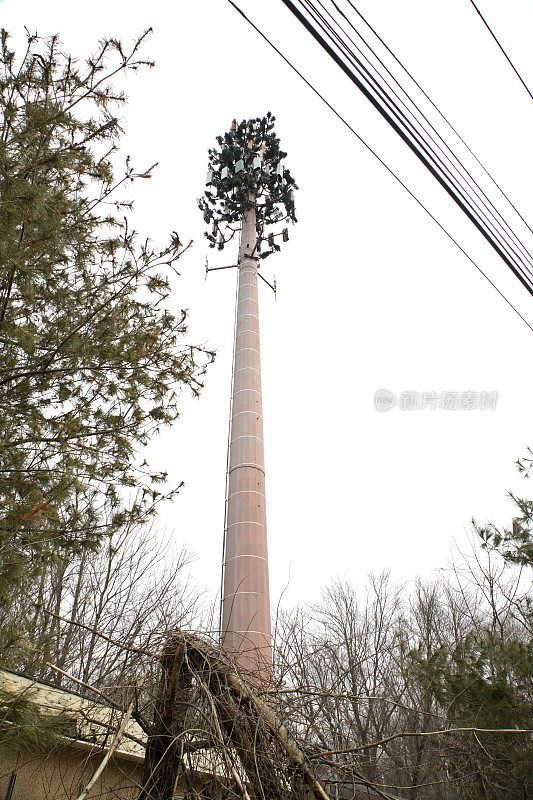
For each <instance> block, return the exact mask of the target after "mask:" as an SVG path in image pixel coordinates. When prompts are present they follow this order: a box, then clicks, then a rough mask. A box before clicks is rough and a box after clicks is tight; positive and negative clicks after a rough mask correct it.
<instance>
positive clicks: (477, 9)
mask: <svg viewBox="0 0 533 800" xmlns="http://www.w3.org/2000/svg"><path fill="white" fill-rule="evenodd" d="M470 2H471V3H472V5H473V6H474V8H475V9H476V11H477V13H478V14H479V16H480V17H481V19H482V20H483V24H484V25H485V27H486V29H487V30H488V32H489V33H490V35H491V36H492V38H493V39H494V41H495V42H496V44H497V45H498V47H499V48H500V50H501V51H502V53H503V54H504V56H505V58H506V59H507V61H508V63H509V64H510V66H511V69H512V70H513V72H514V73H515V75H516V77H517V78H518V80H519V81H520V83H521V84H522V86H523V87H524V89H525V90H526V92H527V93H528V95H529V96H530V97H531V99H532V100H533V94H531V92H530V91H529V89H528V87H527V84H526V82H525V81H524V79H523V78H522V76H521V75H520V73H519V72H518V70H517V68H516V67H515V65H514V64H513V62H512V61H511V59H510V58H509V56H508V55H507V53H506V52H505V50H504V49H503V47H502V45H501V44H500V42H499V41H498V38H497V36H496V34H495V33H494V31H493V30H492V28H491V27H490V25H489V23H488V22H487V20H486V19H485V17H484V16H483V14H482V13H481V11H480V10H479V8H478V7H477V6H476V4H475V3H474V0H470Z"/></svg>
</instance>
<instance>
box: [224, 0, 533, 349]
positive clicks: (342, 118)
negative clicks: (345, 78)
mask: <svg viewBox="0 0 533 800" xmlns="http://www.w3.org/2000/svg"><path fill="white" fill-rule="evenodd" d="M228 3H229V4H230V5H231V6H233V8H234V9H235V11H237V13H238V14H240V16H241V17H243V19H244V20H246V22H247V23H248V24H249V25H250V27H252V28H253V29H254V30H255V31H256V33H258V34H259V36H261V38H262V39H263V40H264V41H265V42H266V43H267V44H268V45H269V46H270V47H271V48H272V49H273V50H274V51H275V52H276V53H277V54H278V55H279V56H280V58H281V59H282V60H283V61H284V62H285V63H286V64H287V66H288V67H290V69H292V70H293V72H295V73H296V75H298V77H299V78H301V80H302V81H303V82H304V83H305V84H306V85H307V86H308V87H309V89H311V91H312V92H314V94H315V95H316V96H317V97H318V98H319V99H320V100H321V101H322V102H323V103H324V105H326V106H327V107H328V108H329V110H330V111H332V112H333V114H335V116H336V117H337V119H339V121H340V122H342V124H343V125H345V127H346V128H348V130H349V131H350V132H351V133H352V134H353V135H354V136H355V137H356V138H357V139H358V141H359V142H361V144H362V145H363V146H364V147H365V148H366V149H367V150H368V151H369V152H370V153H371V154H372V155H373V156H374V158H376V159H377V161H379V163H380V164H381V165H382V166H383V167H384V168H385V169H386V170H387V172H388V173H389V174H390V175H391V176H392V177H393V178H394V180H395V181H397V183H399V184H400V186H402V188H403V189H405V191H406V192H407V193H408V194H409V195H410V197H411V198H412V199H413V200H414V201H415V202H416V203H417V204H418V205H419V206H420V208H422V209H423V210H424V211H425V212H426V214H427V215H428V216H429V217H430V218H431V219H432V220H433V222H434V223H435V224H436V225H437V226H438V227H439V228H440V230H441V231H442V232H443V233H444V234H445V235H446V236H447V237H448V239H450V240H451V241H452V242H453V243H454V244H455V246H456V247H457V248H458V249H459V250H460V251H461V253H462V254H463V255H464V256H465V257H466V258H467V259H468V260H469V261H470V263H471V264H472V265H473V266H474V267H475V268H476V269H477V271H478V272H479V273H480V274H481V275H482V276H483V277H484V278H485V279H486V280H487V281H488V282H489V283H490V285H491V286H492V288H493V289H495V291H496V292H497V293H498V294H499V295H500V297H501V298H502V300H504V301H505V302H506V303H507V305H508V306H510V307H511V309H512V310H513V311H514V312H515V314H517V316H518V317H520V319H521V320H522V322H523V323H524V324H525V325H527V327H528V328H529V330H530V331H531V332H532V333H533V326H532V325H530V324H529V322H528V321H527V320H526V319H525V317H523V316H522V314H521V313H520V312H519V311H518V309H517V308H516V307H515V306H514V305H513V303H511V301H510V300H509V299H508V298H507V297H506V296H505V294H504V293H503V292H502V291H501V290H500V289H498V287H497V286H496V284H495V283H494V282H493V281H492V280H491V279H490V278H489V276H488V275H487V274H486V272H484V271H483V269H482V268H481V267H480V266H479V264H477V263H476V261H474V259H473V258H472V256H470V255H469V254H468V253H467V252H466V250H465V249H464V248H463V247H462V246H461V245H460V244H459V242H458V241H457V240H456V239H455V238H454V237H453V236H452V234H451V233H449V231H448V230H447V229H446V228H445V227H444V225H442V223H441V222H439V220H438V219H437V218H436V217H435V216H433V214H432V213H431V211H429V209H428V208H427V207H426V206H425V205H424V204H423V203H422V201H421V200H419V199H418V197H417V196H416V195H415V194H414V192H412V191H411V189H409V187H408V186H407V185H406V184H405V183H404V182H403V181H402V179H401V178H400V177H399V176H398V175H396V173H395V172H394V171H393V170H392V168H391V167H389V165H388V164H387V163H386V162H385V161H384V160H383V159H382V158H381V156H379V155H378V153H377V152H376V151H375V150H374V149H373V148H372V147H371V146H370V145H369V144H368V143H367V142H366V141H365V140H364V139H363V138H362V136H361V135H360V134H359V133H357V131H356V130H355V129H354V128H353V127H352V126H351V125H350V123H349V122H347V120H346V119H344V117H343V116H342V115H341V114H339V112H338V111H337V110H336V109H335V108H334V107H333V106H332V105H331V103H330V102H329V101H328V100H326V98H325V97H324V96H323V95H322V94H321V93H320V92H319V91H318V89H316V88H315V87H314V86H313V84H312V83H311V82H310V81H309V80H307V78H306V77H305V76H304V75H303V74H302V73H301V72H300V71H299V70H298V68H297V67H296V66H295V65H294V64H293V63H292V62H291V61H290V60H289V59H288V58H287V57H286V56H285V55H284V54H283V53H282V52H281V50H279V49H278V48H277V47H276V45H275V44H274V43H273V42H272V41H271V40H270V39H269V38H268V37H267V36H266V34H264V33H263V32H262V31H261V30H260V29H259V28H258V27H257V25H255V24H254V23H253V22H252V20H251V19H249V18H248V17H247V16H246V14H245V13H244V11H242V10H241V9H240V8H239V7H238V6H237V5H236V4H235V3H234V2H233V0H228Z"/></svg>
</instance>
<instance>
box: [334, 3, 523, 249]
mask: <svg viewBox="0 0 533 800" xmlns="http://www.w3.org/2000/svg"><path fill="white" fill-rule="evenodd" d="M331 2H332V3H333V5H334V6H335V7H337V6H336V3H335V2H334V0H331ZM346 2H347V3H348V5H349V6H350V7H351V8H352V9H353V10H354V11H355V13H356V14H357V15H358V17H359V18H360V19H361V20H362V21H363V22H364V24H365V25H366V26H367V28H368V29H369V30H371V31H372V33H373V34H374V36H375V37H376V39H378V41H379V42H380V43H381V44H382V45H383V47H384V48H385V49H386V50H387V51H388V53H389V54H390V55H391V56H392V58H393V59H394V60H395V61H396V63H397V64H398V66H399V67H400V68H401V69H402V70H403V71H404V72H405V74H406V75H407V76H408V77H409V78H410V79H411V80H412V81H413V83H414V84H415V86H416V87H417V89H418V90H419V91H420V92H422V94H423V95H424V97H425V98H426V100H427V101H428V102H429V103H431V105H432V106H433V108H434V109H435V111H436V112H437V114H438V115H439V116H440V117H441V118H442V119H443V120H444V122H445V123H446V125H448V127H449V128H450V129H451V130H452V131H453V133H454V134H455V135H456V136H457V138H458V139H459V141H460V142H461V143H462V144H463V145H464V147H466V149H467V150H468V152H469V153H470V155H471V156H472V157H473V158H474V159H475V161H476V162H477V163H478V164H479V166H480V167H481V169H482V170H483V172H484V173H485V175H486V176H487V177H488V178H489V180H490V181H491V182H492V183H493V184H494V186H495V187H496V188H497V189H498V191H499V192H500V194H501V195H502V196H503V197H504V198H505V200H507V202H508V203H509V205H510V206H511V208H512V209H513V211H514V212H515V213H516V214H517V215H518V216H519V217H520V219H521V220H522V222H523V223H524V225H525V226H526V228H528V230H529V231H530V232H531V233H533V228H532V227H531V226H530V225H529V223H528V221H527V220H526V219H525V218H524V217H523V216H522V214H521V213H520V211H519V210H518V208H517V207H516V206H515V205H514V203H513V201H512V200H511V199H510V198H509V196H508V195H507V194H506V193H505V191H504V190H503V189H502V187H501V186H500V184H499V183H498V182H497V181H496V179H495V178H494V177H493V176H492V175H491V173H490V172H489V170H488V169H487V168H486V167H485V165H484V164H483V163H482V161H481V160H480V159H479V158H478V157H477V155H476V154H475V153H474V151H473V150H472V149H471V148H470V146H469V145H468V144H467V142H466V141H465V140H464V139H463V137H462V136H461V134H460V133H459V131H458V130H457V129H456V128H455V127H454V126H453V124H452V123H451V122H450V120H449V119H448V117H446V116H445V114H444V113H443V112H442V111H441V110H440V108H439V107H438V106H437V105H436V104H435V103H434V102H433V100H432V99H431V97H430V96H429V95H428V94H427V92H426V91H425V90H424V88H423V87H422V86H421V85H420V83H419V82H418V81H417V80H416V78H415V77H414V75H413V74H412V73H411V72H409V70H408V69H407V67H406V66H405V64H404V63H403V62H402V61H401V60H400V59H399V58H398V56H396V54H395V53H394V52H393V51H392V50H391V48H390V47H389V45H388V44H387V42H386V41H385V40H384V39H383V38H382V37H381V36H380V35H379V33H378V32H377V31H376V29H375V28H373V27H372V25H371V24H370V22H369V21H368V20H367V18H366V17H365V16H364V15H363V14H362V13H361V12H360V11H359V9H358V8H356V7H355V6H354V4H353V3H352V0H346ZM341 13H342V12H341Z"/></svg>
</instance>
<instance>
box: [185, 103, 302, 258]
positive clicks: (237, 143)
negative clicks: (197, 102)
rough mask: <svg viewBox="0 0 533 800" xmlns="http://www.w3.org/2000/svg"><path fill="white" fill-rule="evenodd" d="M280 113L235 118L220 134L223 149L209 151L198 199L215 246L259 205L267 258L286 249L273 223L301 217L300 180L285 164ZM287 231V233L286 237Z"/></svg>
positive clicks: (260, 233)
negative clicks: (278, 240)
mask: <svg viewBox="0 0 533 800" xmlns="http://www.w3.org/2000/svg"><path fill="white" fill-rule="evenodd" d="M274 122H275V117H274V116H273V115H272V114H271V113H270V111H269V112H268V113H267V115H266V116H265V117H263V118H259V117H257V118H255V119H248V120H243V121H242V122H240V123H237V122H236V121H235V120H234V121H233V125H232V128H231V130H230V131H228V132H227V133H225V134H224V136H218V137H217V142H218V148H214V149H211V150H209V169H208V175H207V184H208V186H207V189H206V191H205V194H204V196H203V197H202V198H201V199H200V200H199V201H198V205H199V207H200V209H201V210H202V211H203V213H204V220H205V221H206V222H207V223H212V224H213V227H212V230H211V231H210V232H209V233H206V234H205V235H206V237H207V239H208V240H209V243H210V247H215V246H217V247H218V249H219V250H222V249H223V248H224V245H225V244H226V243H227V242H228V241H230V240H231V239H233V237H234V235H235V234H236V233H237V231H238V230H240V223H241V219H242V215H243V212H244V210H245V209H246V208H249V207H250V206H251V205H255V208H256V225H257V235H258V247H257V249H258V251H261V247H262V245H264V242H265V239H266V240H267V241H268V246H269V249H268V250H264V249H263V252H260V255H259V257H260V258H266V257H267V256H268V255H270V254H271V253H273V252H276V251H278V250H279V249H280V246H279V245H278V244H277V243H276V242H275V240H274V237H273V234H272V233H270V235H268V234H267V233H266V228H267V226H271V225H276V224H279V223H282V222H285V221H290V222H296V214H295V207H294V190H295V189H297V188H298V187H297V185H296V182H295V180H294V178H293V177H292V175H291V173H290V171H289V170H288V169H287V167H285V166H284V165H283V163H282V161H283V159H284V158H285V157H286V155H287V154H286V153H284V152H283V151H282V150H281V149H280V146H279V138H278V137H277V136H276V134H275V132H274ZM285 238H286V234H285V236H284V240H285Z"/></svg>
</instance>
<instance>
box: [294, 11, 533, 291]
mask: <svg viewBox="0 0 533 800" xmlns="http://www.w3.org/2000/svg"><path fill="white" fill-rule="evenodd" d="M317 2H318V4H319V5H320V7H321V8H322V9H324V11H325V13H326V14H327V15H328V16H329V17H330V19H331V20H332V21H333V23H334V24H335V25H336V26H338V28H339V29H340V30H341V31H342V32H343V34H344V35H345V36H346V37H347V39H348V41H350V42H351V43H352V44H353V45H354V47H355V48H356V50H357V52H358V53H359V54H360V55H361V56H362V57H363V58H364V59H365V61H366V62H367V63H368V65H369V66H370V68H371V69H374V70H375V72H376V73H377V75H378V76H379V78H381V80H382V81H383V82H384V83H385V85H386V86H387V87H388V88H389V89H390V91H391V92H392V93H393V95H394V97H396V98H397V100H398V102H399V103H400V104H401V105H402V106H403V108H404V109H405V110H406V112H407V113H408V114H409V115H410V117H412V119H413V120H414V122H415V124H416V125H417V126H419V127H420V128H421V129H422V133H420V132H419V131H418V130H417V129H416V128H415V127H414V126H413V124H412V122H411V121H410V120H409V119H407V117H406V116H405V114H404V113H403V112H402V111H401V110H400V109H399V107H398V105H397V103H396V102H395V101H394V100H393V99H392V98H391V97H390V96H389V95H388V93H387V92H386V91H385V90H384V89H383V88H382V86H380V85H379V83H378V81H377V79H376V78H375V77H374V76H373V75H372V74H371V73H370V72H369V71H368V70H367V69H366V67H365V66H364V65H363V64H362V63H361V61H360V60H359V59H358V58H357V56H355V54H354V52H353V51H352V50H351V49H350V48H349V47H348V45H347V44H346V42H345V41H344V40H343V39H342V37H341V36H340V35H339V34H338V33H337V32H336V31H335V29H334V28H333V27H332V25H331V24H330V23H329V22H328V20H327V19H326V18H325V17H324V16H323V14H321V13H320V12H319V11H318V10H317V9H316V6H314V4H313V3H312V2H311V0H300V4H301V5H303V4H305V6H306V7H307V8H308V9H310V13H311V14H312V15H313V18H314V19H315V21H317V22H318V25H319V26H320V28H321V29H322V31H323V32H324V33H325V34H326V36H328V38H329V39H330V41H332V42H333V43H334V44H335V46H337V47H338V48H339V49H341V48H342V50H344V51H345V52H346V54H347V56H348V60H349V61H350V62H351V63H352V65H353V66H354V68H355V69H356V70H357V72H358V74H359V75H360V76H361V77H362V78H363V79H364V80H366V81H367V82H368V83H369V84H370V86H371V89H372V91H374V92H377V93H378V95H379V96H380V99H381V100H382V101H383V102H385V104H386V105H387V107H388V109H389V111H390V113H392V114H393V116H394V117H395V118H396V119H397V121H398V122H399V123H400V124H401V125H402V126H403V127H404V128H405V129H406V130H407V133H408V135H410V136H411V137H413V138H414V140H415V142H416V145H417V147H419V148H420V147H421V148H422V149H423V150H424V152H425V154H426V156H427V157H428V158H429V159H430V160H431V162H432V163H433V165H434V166H435V167H436V168H437V169H438V170H439V171H440V172H441V173H442V174H443V175H444V176H445V178H446V180H447V181H449V182H451V184H452V186H453V188H454V190H455V191H456V192H459V194H460V196H461V198H462V199H463V201H464V202H465V203H466V204H467V205H468V207H469V209H470V210H471V211H472V213H473V214H474V215H475V216H477V218H478V219H482V224H483V225H484V226H485V225H488V226H489V227H490V228H491V229H492V230H491V235H492V236H496V238H497V239H498V242H499V244H500V246H501V247H503V248H504V250H505V252H506V254H507V255H508V256H509V257H510V258H511V260H512V261H513V263H514V264H515V266H516V267H517V269H518V270H519V271H520V273H521V274H522V276H523V277H524V278H525V280H526V281H527V282H528V283H529V284H531V278H533V273H532V271H531V269H530V267H533V261H532V260H531V259H532V256H531V254H530V253H529V251H528V250H527V248H526V247H525V246H524V245H523V244H522V242H521V241H520V239H519V238H518V236H517V235H516V234H515V233H514V231H513V230H512V228H511V227H510V226H509V224H508V223H507V222H506V221H505V220H504V219H503V217H502V216H501V214H499V212H498V211H497V209H496V208H495V206H494V205H492V203H491V201H490V200H489V199H488V198H487V200H488V202H489V205H492V208H493V209H494V211H496V214H497V215H498V216H499V217H500V218H501V219H502V220H503V222H504V225H505V226H506V227H507V228H508V229H509V230H510V232H511V237H513V238H514V239H515V240H516V242H511V241H510V237H509V234H508V233H507V231H506V230H505V228H504V227H503V226H502V224H501V223H500V222H499V220H498V219H497V218H496V216H495V215H494V213H493V212H492V211H491V209H490V208H489V206H487V204H486V203H485V201H484V200H483V198H482V197H481V196H480V194H479V192H478V191H477V190H476V189H475V188H474V189H472V185H471V184H470V183H469V181H468V179H465V177H464V176H463V175H462V174H461V173H460V172H459V170H458V169H457V167H456V166H455V164H454V163H453V162H452V160H451V159H450V157H449V156H448V155H447V153H445V152H444V150H443V149H442V147H441V146H440V145H439V143H438V142H437V141H436V140H435V138H434V137H433V135H432V134H431V133H430V132H428V131H427V129H426V128H425V127H424V124H423V123H421V122H420V120H419V119H418V118H417V116H416V114H415V113H413V111H411V109H410V108H408V106H407V105H406V104H405V102H404V101H403V100H402V99H401V97H400V96H399V95H398V94H397V92H396V91H395V90H394V89H393V87H392V86H391V85H390V84H389V83H388V82H387V80H386V79H385V78H384V77H383V75H382V74H381V73H380V72H379V70H378V69H377V68H376V67H375V66H374V65H373V64H372V63H371V62H370V61H369V60H368V58H367V57H366V56H365V54H364V53H363V52H362V51H361V50H360V48H359V47H358V46H357V45H356V44H355V42H354V41H353V39H352V38H351V37H350V36H349V34H347V33H346V31H345V30H344V28H343V27H342V25H340V24H339V22H338V21H337V20H336V19H335V18H334V17H333V15H332V14H331V13H330V12H329V11H328V10H327V9H326V8H325V6H324V5H323V4H322V2H321V1H320V0H317ZM341 14H342V12H341ZM343 16H344V15H343ZM345 18H346V17H345ZM354 30H355V29H354ZM356 33H358V32H357V31H356ZM358 35H359V36H360V38H362V40H363V42H364V44H365V45H366V46H367V47H369V45H368V44H367V42H366V40H365V39H364V37H362V36H361V34H359V33H358ZM369 49H371V48H370V47H369ZM372 52H373V53H374V51H373V50H372ZM374 55H375V56H376V58H377V59H378V61H379V62H380V64H382V66H383V67H384V68H385V69H386V70H387V72H389V70H388V69H387V67H386V66H385V65H384V64H383V62H382V61H381V60H380V59H379V56H377V55H376V54H375V53H374ZM389 74H390V75H391V77H392V79H393V80H394V81H395V82H396V83H397V85H398V86H399V88H400V90H401V91H402V92H403V93H404V94H405V96H406V97H407V99H408V100H409V102H410V103H411V104H412V105H413V106H414V107H415V108H416V109H417V111H418V112H419V113H420V114H421V116H422V117H423V119H424V120H426V122H427V123H428V124H429V126H430V127H431V129H432V130H433V131H434V132H435V133H436V135H437V136H438V137H439V138H440V140H441V141H442V142H443V144H444V145H445V147H446V148H447V149H448V150H449V151H450V153H451V154H452V156H453V158H454V159H455V160H456V161H457V163H458V164H459V166H460V168H461V169H462V170H463V172H465V173H466V174H467V175H468V176H469V178H470V180H471V181H472V182H473V183H474V184H475V186H477V187H478V188H480V187H479V186H478V184H477V183H476V181H475V179H473V178H472V176H471V175H470V173H469V172H468V170H467V169H466V168H465V167H464V166H463V164H462V163H461V161H460V160H459V159H458V157H457V156H456V155H455V153H454V152H453V150H452V149H451V148H450V147H449V146H448V145H447V143H446V142H445V141H444V140H443V139H442V137H441V136H440V134H439V133H438V131H436V129H435V128H434V127H433V125H432V124H431V122H429V120H428V119H427V117H426V116H425V115H424V113H423V112H422V111H421V109H420V108H419V107H418V106H417V105H416V103H414V101H413V100H412V98H411V97H410V96H409V94H408V93H407V92H406V91H405V89H404V88H403V87H402V86H401V84H399V83H398V81H397V80H396V78H395V77H394V76H393V75H392V74H391V73H390V72H389ZM424 136H426V137H427V136H429V138H430V140H431V142H433V144H434V145H435V146H436V147H437V149H438V151H439V152H440V153H441V154H442V156H443V158H444V159H446V161H447V162H449V164H450V165H451V167H452V169H453V170H454V172H455V173H456V175H457V177H458V180H459V184H458V183H457V179H456V178H455V177H454V175H453V174H452V172H451V171H450V168H449V167H448V166H447V165H446V164H445V163H444V162H443V161H442V159H441V158H440V156H439V155H438V154H437V153H436V152H435V150H434V149H433V147H432V146H431V144H429V143H428V141H427V138H426V139H424ZM465 184H466V187H465ZM472 191H473V193H474V195H475V196H476V197H477V198H479V200H480V202H481V204H482V205H483V206H484V207H485V209H486V211H487V212H488V214H489V217H487V214H486V213H485V211H483V210H482V209H481V208H480V206H479V204H478V202H477V200H476V199H474V198H473V197H472ZM481 193H482V194H483V195H484V196H485V197H486V195H485V194H484V192H483V190H482V189H481ZM498 228H499V229H501V231H502V233H503V237H504V239H503V240H502V234H501V233H500V232H499V230H498ZM516 245H517V246H518V247H519V249H520V250H521V251H522V255H523V256H524V257H525V259H526V261H527V262H528V264H529V266H528V265H527V264H526V263H524V261H523V260H522V257H521V256H520V255H519V254H518V253H517V252H516V250H514V247H515V246H516ZM522 266H523V267H524V268H525V270H526V272H527V273H529V276H528V275H526V273H525V272H524V269H522Z"/></svg>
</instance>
